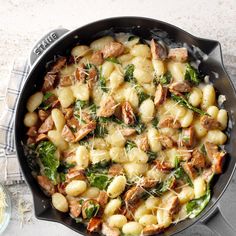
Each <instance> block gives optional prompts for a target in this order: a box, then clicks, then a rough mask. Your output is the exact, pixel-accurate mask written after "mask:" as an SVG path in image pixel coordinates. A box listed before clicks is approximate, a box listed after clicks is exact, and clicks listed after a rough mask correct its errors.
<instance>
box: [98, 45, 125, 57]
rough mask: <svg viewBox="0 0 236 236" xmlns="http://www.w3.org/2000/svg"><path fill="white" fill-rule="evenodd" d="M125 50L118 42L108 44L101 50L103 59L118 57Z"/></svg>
mask: <svg viewBox="0 0 236 236" xmlns="http://www.w3.org/2000/svg"><path fill="white" fill-rule="evenodd" d="M124 50H125V47H124V45H123V44H122V43H118V42H110V43H108V44H107V45H106V46H105V47H104V48H103V49H102V53H103V57H104V58H108V57H118V56H120V55H121V54H122V53H123V52H124Z"/></svg>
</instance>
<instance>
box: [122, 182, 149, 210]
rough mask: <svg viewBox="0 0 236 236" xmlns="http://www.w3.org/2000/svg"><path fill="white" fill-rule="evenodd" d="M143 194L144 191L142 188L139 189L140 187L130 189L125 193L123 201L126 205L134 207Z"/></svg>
mask: <svg viewBox="0 0 236 236" xmlns="http://www.w3.org/2000/svg"><path fill="white" fill-rule="evenodd" d="M144 192H145V190H144V189H143V188H141V187H140V186H134V187H131V188H130V189H129V190H128V191H127V192H126V193H125V198H124V199H125V202H126V205H128V206H130V205H131V206H132V205H135V204H136V203H138V202H139V201H140V200H141V198H142V195H143V193H144Z"/></svg>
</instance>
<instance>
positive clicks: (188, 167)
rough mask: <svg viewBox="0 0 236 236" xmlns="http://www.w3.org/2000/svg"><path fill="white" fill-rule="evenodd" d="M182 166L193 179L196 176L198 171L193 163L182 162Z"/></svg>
mask: <svg viewBox="0 0 236 236" xmlns="http://www.w3.org/2000/svg"><path fill="white" fill-rule="evenodd" d="M182 167H183V169H184V171H185V172H186V173H187V175H188V176H189V178H190V179H191V180H193V179H195V178H196V175H197V173H196V170H195V169H194V168H193V166H192V164H191V163H187V162H185V163H183V164H182Z"/></svg>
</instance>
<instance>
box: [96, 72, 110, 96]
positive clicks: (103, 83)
mask: <svg viewBox="0 0 236 236" xmlns="http://www.w3.org/2000/svg"><path fill="white" fill-rule="evenodd" d="M98 82H99V86H100V88H101V90H102V91H103V92H105V93H106V92H108V88H107V87H106V78H105V77H104V76H103V75H102V67H101V69H100V71H99V77H98Z"/></svg>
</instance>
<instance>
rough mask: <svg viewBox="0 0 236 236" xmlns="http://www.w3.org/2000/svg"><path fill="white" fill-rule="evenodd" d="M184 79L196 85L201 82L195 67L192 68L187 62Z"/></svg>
mask: <svg viewBox="0 0 236 236" xmlns="http://www.w3.org/2000/svg"><path fill="white" fill-rule="evenodd" d="M184 79H185V80H187V81H189V82H190V83H192V84H194V85H198V84H199V83H200V82H201V79H200V78H199V74H198V71H197V70H196V69H195V68H193V67H192V66H191V65H190V64H189V63H188V64H187V66H186V71H185V75H184Z"/></svg>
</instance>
